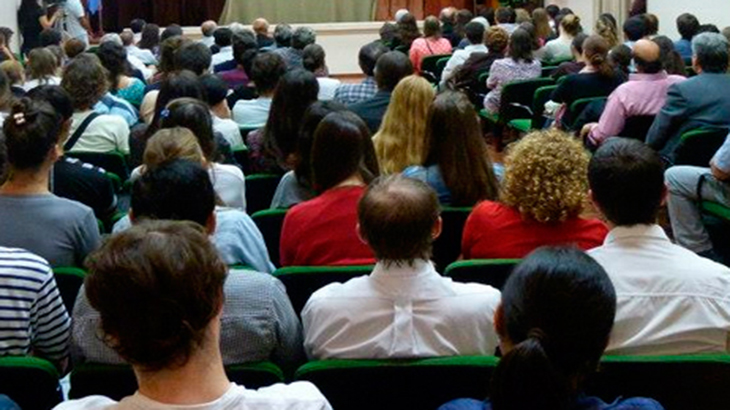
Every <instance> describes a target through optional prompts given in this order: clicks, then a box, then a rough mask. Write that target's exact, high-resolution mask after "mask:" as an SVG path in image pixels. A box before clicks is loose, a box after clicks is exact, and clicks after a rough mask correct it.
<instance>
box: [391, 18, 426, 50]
mask: <svg viewBox="0 0 730 410" xmlns="http://www.w3.org/2000/svg"><path fill="white" fill-rule="evenodd" d="M395 25H396V28H397V33H396V36H395V39H393V43H392V44H391V47H392V48H393V50H395V49H398V48H399V47H401V48H402V50H403V51H404V52H407V51H408V50H410V49H411V44H413V41H414V40H416V39H417V38H420V37H421V31H420V30H419V29H418V25H417V24H416V17H415V16H414V15H413V14H411V13H409V12H408V11H407V10H406V11H405V13H404V14H403V16H402V17H401V18H400V19H398V18H396V23H395Z"/></svg>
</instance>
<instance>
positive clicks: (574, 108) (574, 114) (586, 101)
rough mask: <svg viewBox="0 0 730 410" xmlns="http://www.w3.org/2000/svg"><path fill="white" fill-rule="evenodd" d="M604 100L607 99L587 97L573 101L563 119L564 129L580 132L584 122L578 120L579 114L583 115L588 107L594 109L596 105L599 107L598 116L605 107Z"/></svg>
mask: <svg viewBox="0 0 730 410" xmlns="http://www.w3.org/2000/svg"><path fill="white" fill-rule="evenodd" d="M606 100H608V98H607V97H588V98H580V99H577V100H575V101H573V103H572V104H570V107H568V110H567V112H566V113H565V117H563V127H564V129H566V130H573V131H576V132H577V131H580V129H581V128H582V127H583V125H585V121H581V119H580V117H581V114H583V112H584V111H586V109H587V108H588V107H589V106H591V107H594V106H596V105H597V104H600V105H601V109H600V111H599V114H600V112H602V111H603V108H604V107H605V103H606ZM598 117H600V115H598ZM566 119H567V120H568V121H567V123H566V121H565V120H566ZM590 120H598V118H591V119H590ZM591 122H592V121H591Z"/></svg>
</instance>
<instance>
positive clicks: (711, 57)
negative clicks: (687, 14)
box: [692, 33, 730, 74]
mask: <svg viewBox="0 0 730 410" xmlns="http://www.w3.org/2000/svg"><path fill="white" fill-rule="evenodd" d="M692 57H693V58H696V59H697V64H698V65H699V66H700V68H701V69H702V72H705V73H716V74H723V73H726V72H727V68H728V58H730V55H729V54H728V40H727V39H726V38H725V36H723V35H722V34H718V33H702V34H698V35H696V36H695V38H694V39H692Z"/></svg>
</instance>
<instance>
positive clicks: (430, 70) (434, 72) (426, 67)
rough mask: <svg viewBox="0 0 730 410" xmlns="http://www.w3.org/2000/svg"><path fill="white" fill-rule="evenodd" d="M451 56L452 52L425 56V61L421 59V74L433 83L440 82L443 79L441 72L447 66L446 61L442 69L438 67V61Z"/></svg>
mask: <svg viewBox="0 0 730 410" xmlns="http://www.w3.org/2000/svg"><path fill="white" fill-rule="evenodd" d="M450 57H451V54H432V55H430V56H427V57H423V61H421V76H422V77H423V78H425V79H426V80H428V81H429V82H430V83H431V84H438V82H439V81H441V73H442V72H443V70H444V67H446V63H444V64H443V66H442V67H441V69H440V70H439V69H438V62H439V61H441V60H442V59H444V58H445V59H446V61H448V59H449V58H450Z"/></svg>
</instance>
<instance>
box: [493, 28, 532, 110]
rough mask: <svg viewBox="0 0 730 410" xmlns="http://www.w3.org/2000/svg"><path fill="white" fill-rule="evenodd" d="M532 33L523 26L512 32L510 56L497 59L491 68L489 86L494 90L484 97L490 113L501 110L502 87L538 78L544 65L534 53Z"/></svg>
mask: <svg viewBox="0 0 730 410" xmlns="http://www.w3.org/2000/svg"><path fill="white" fill-rule="evenodd" d="M532 46H533V38H532V35H531V34H530V33H529V32H527V31H526V30H524V29H522V28H518V29H517V30H515V32H514V33H512V36H511V37H510V40H509V53H508V56H507V57H505V58H502V59H500V60H497V61H495V62H494V63H493V64H492V67H491V68H490V70H489V78H487V87H488V88H489V89H491V90H492V91H490V92H489V94H487V96H486V97H484V108H485V109H486V110H487V111H488V112H490V113H497V112H499V105H500V101H501V99H502V88H504V86H505V85H506V84H508V83H511V82H513V81H519V80H529V79H533V78H538V77H540V75H541V74H542V68H541V67H542V66H541V64H540V61H539V60H537V59H536V58H535V57H534V56H533V54H532Z"/></svg>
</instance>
